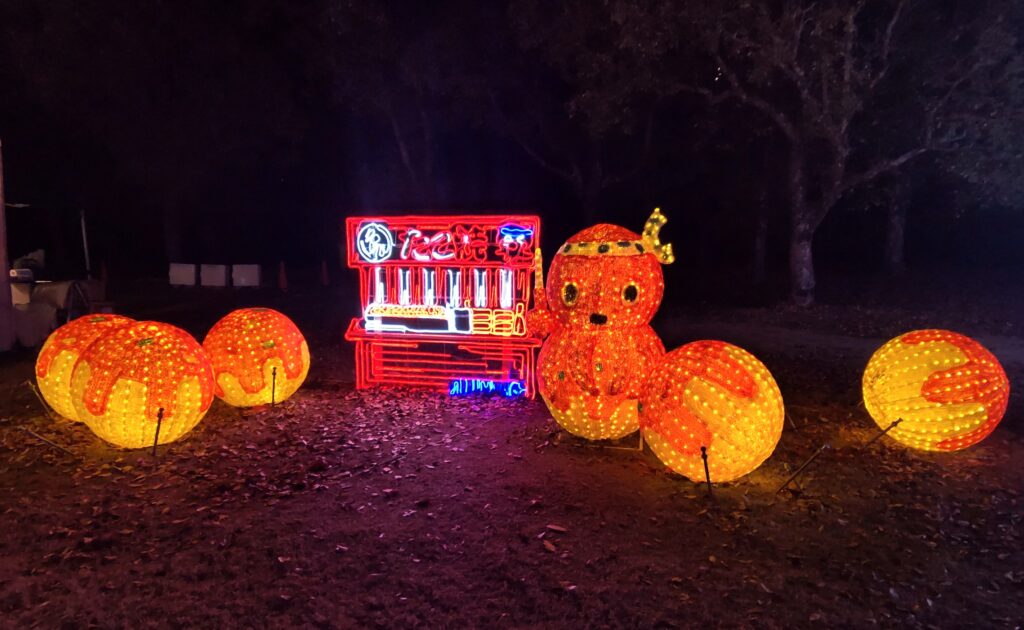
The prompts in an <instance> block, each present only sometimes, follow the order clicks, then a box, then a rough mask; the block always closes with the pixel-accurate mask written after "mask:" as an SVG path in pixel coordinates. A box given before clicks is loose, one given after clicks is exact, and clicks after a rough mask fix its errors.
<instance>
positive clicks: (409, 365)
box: [345, 215, 542, 398]
mask: <svg viewBox="0 0 1024 630" xmlns="http://www.w3.org/2000/svg"><path fill="white" fill-rule="evenodd" d="M345 224H346V242H347V261H348V265H349V267H351V268H354V269H356V270H358V271H359V288H360V291H359V293H360V300H361V312H362V317H359V318H356V319H353V320H352V322H351V323H350V324H349V326H348V330H347V331H346V332H345V339H347V340H349V341H352V342H353V343H354V344H355V350H356V386H357V387H359V388H366V387H372V386H377V385H412V386H424V387H430V388H433V389H436V390H439V391H445V392H448V393H451V394H465V393H475V392H480V391H483V392H497V393H501V394H504V395H506V396H526V397H530V398H532V397H533V396H534V394H535V391H536V384H535V377H534V371H535V351H536V349H537V348H539V347H540V345H541V343H542V342H541V340H540V339H538V338H535V337H532V336H530V335H529V334H528V333H527V331H526V311H527V309H528V307H529V305H530V298H531V295H532V290H533V276H534V273H535V272H536V270H535V262H534V248H535V246H536V244H537V243H538V242H539V239H540V219H539V218H538V217H536V216H530V215H493V216H490V215H488V216H395V217H349V218H348V219H346V221H345Z"/></svg>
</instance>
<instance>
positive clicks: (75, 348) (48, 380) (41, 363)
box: [36, 314, 135, 421]
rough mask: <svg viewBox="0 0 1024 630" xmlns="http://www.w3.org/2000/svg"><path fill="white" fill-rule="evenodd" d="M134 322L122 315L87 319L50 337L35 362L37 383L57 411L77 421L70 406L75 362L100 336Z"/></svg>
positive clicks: (78, 320) (104, 315) (68, 324)
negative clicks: (72, 373) (72, 372)
mask: <svg viewBox="0 0 1024 630" xmlns="http://www.w3.org/2000/svg"><path fill="white" fill-rule="evenodd" d="M133 321H135V320H132V319H129V318H127V317H121V316H120V315H107V314H96V315H84V316H82V317H79V318H78V319H76V320H74V321H72V322H68V323H67V324H64V325H63V326H61V327H60V328H58V329H57V330H55V331H53V333H52V334H50V336H49V337H48V338H47V339H46V343H44V344H43V348H42V350H40V351H39V356H38V357H37V358H36V383H38V384H39V391H40V392H42V394H43V398H44V399H46V402H47V403H49V405H50V406H51V407H53V409H54V411H56V412H57V413H59V414H60V415H62V416H64V417H65V418H67V419H69V420H76V421H77V420H78V413H77V412H76V411H75V406H74V405H73V404H72V403H71V371H72V370H73V369H74V367H75V362H76V361H78V357H80V356H81V354H82V351H83V350H85V349H86V348H88V347H89V344H91V343H92V342H93V341H96V339H97V338H98V337H99V336H100V335H102V334H104V333H106V332H108V331H110V330H112V329H114V328H119V327H121V326H125V325H127V324H130V323H132V322H133Z"/></svg>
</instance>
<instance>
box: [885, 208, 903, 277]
mask: <svg viewBox="0 0 1024 630" xmlns="http://www.w3.org/2000/svg"><path fill="white" fill-rule="evenodd" d="M906 228H907V206H906V204H904V203H900V202H899V201H892V202H890V203H889V208H888V221H887V222H886V235H885V264H886V267H888V269H889V272H890V273H892V274H894V275H900V274H902V273H903V272H905V271H906V270H907V263H906V258H905V253H904V248H905V244H906Z"/></svg>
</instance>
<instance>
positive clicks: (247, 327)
mask: <svg viewBox="0 0 1024 630" xmlns="http://www.w3.org/2000/svg"><path fill="white" fill-rule="evenodd" d="M203 348H204V349H205V350H206V355H207V356H208V357H209V358H210V363H211V364H212V365H213V373H214V379H215V381H216V394H217V396H219V397H220V398H221V399H222V400H223V401H224V402H226V403H228V404H229V405H234V406H236V407H253V406H255V405H263V404H267V403H272V402H281V401H283V400H285V399H287V398H288V397H289V396H291V395H292V394H294V393H295V391H296V390H297V389H299V386H301V385H302V382H303V381H305V380H306V374H307V373H308V372H309V346H307V345H306V339H305V338H304V337H303V336H302V332H300V331H299V328H298V326H296V325H295V324H294V323H293V322H292V320H290V319H288V317H286V316H285V315H283V314H281V313H279V312H277V311H275V310H272V309H269V308H243V309H239V310H237V311H232V312H231V313H228V314H227V315H225V316H224V317H223V318H222V319H221V320H220V321H219V322H217V323H216V324H214V326H213V328H211V329H210V332H209V333H207V335H206V339H204V340H203Z"/></svg>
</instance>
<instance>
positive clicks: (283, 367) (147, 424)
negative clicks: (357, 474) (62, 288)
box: [35, 308, 309, 453]
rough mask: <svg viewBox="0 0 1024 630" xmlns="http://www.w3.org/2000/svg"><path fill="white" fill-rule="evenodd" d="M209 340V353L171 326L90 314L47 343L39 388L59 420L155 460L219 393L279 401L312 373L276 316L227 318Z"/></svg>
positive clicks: (290, 327)
mask: <svg viewBox="0 0 1024 630" xmlns="http://www.w3.org/2000/svg"><path fill="white" fill-rule="evenodd" d="M207 342H208V345H209V352H207V350H204V348H203V346H201V345H200V344H199V343H198V342H197V341H196V340H195V339H193V338H192V336H191V335H189V334H188V333H187V332H185V331H184V330H181V329H180V328H177V327H175V326H171V325H170V324H164V323H161V322H136V321H134V320H131V319H129V318H127V317H122V316H120V315H108V314H96V315H86V316H84V317H81V318H78V319H76V320H74V321H72V322H70V323H68V324H65V325H64V326H61V327H60V328H58V329H57V330H55V331H54V332H53V333H52V334H51V335H50V337H49V338H48V339H47V341H46V343H44V344H43V347H42V349H41V350H40V352H39V355H38V357H37V359H36V368H35V372H36V382H37V384H38V388H39V393H40V394H41V396H42V399H43V400H44V401H45V402H46V404H48V405H49V406H50V407H51V408H53V409H54V410H55V411H56V412H57V413H58V414H60V415H61V416H63V417H65V418H68V419H69V420H76V421H82V422H83V423H84V424H85V425H86V426H88V427H89V429H91V430H92V432H93V433H95V434H96V435H97V436H99V437H100V438H102V439H103V440H105V441H107V442H109V443H111V444H113V445H114V446H118V447H122V448H144V447H149V446H152V448H153V449H154V453H155V452H156V447H157V445H158V444H167V443H170V442H174V441H176V440H178V439H180V438H181V437H183V436H184V435H186V434H187V433H188V432H189V431H191V429H192V428H194V427H195V426H196V424H198V423H199V421H200V420H201V419H202V418H203V416H204V415H205V414H206V412H207V410H208V409H209V407H210V403H211V402H212V401H213V396H214V393H217V395H219V396H221V397H222V398H224V399H225V401H226V402H228V403H229V404H236V405H243V406H251V405H254V404H263V403H266V402H270V403H273V402H275V401H276V402H281V401H283V400H285V399H287V398H288V397H289V396H291V395H292V394H293V393H294V392H295V390H296V389H298V388H299V386H300V385H301V384H302V382H303V380H304V379H305V377H306V374H307V372H308V370H309V349H308V347H307V345H306V341H305V339H304V338H303V337H302V333H301V332H300V331H299V330H298V328H297V327H296V326H295V324H294V323H292V321H291V320H290V319H288V318H287V317H285V316H284V315H283V314H281V313H278V312H277V311H272V310H270V309H261V308H253V309H241V310H238V311H234V312H232V313H230V314H228V315H227V316H225V317H224V318H223V319H222V320H221V321H220V322H218V324H217V325H216V326H214V328H213V329H212V330H211V331H210V334H208V335H207ZM267 376H269V379H267V378H266V377H267ZM40 439H42V438H40Z"/></svg>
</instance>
